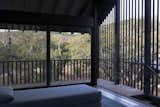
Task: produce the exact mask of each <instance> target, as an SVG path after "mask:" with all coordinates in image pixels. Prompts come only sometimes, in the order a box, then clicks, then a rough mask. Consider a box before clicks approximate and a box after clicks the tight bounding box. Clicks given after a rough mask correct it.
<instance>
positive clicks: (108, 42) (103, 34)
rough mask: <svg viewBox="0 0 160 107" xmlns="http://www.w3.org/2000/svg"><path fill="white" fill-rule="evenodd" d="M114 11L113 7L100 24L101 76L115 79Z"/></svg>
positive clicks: (101, 77)
mask: <svg viewBox="0 0 160 107" xmlns="http://www.w3.org/2000/svg"><path fill="white" fill-rule="evenodd" d="M114 12H115V8H113V9H112V10H111V11H110V13H109V14H108V16H107V17H106V19H105V20H104V22H103V23H102V25H101V26H100V58H99V59H100V64H99V66H100V67H99V78H100V79H107V80H110V81H113V78H114V77H113V58H114V56H113V55H114V54H113V52H114V48H113V47H114V33H115V32H114V24H115V23H114V22H115V21H114V16H115V15H114Z"/></svg>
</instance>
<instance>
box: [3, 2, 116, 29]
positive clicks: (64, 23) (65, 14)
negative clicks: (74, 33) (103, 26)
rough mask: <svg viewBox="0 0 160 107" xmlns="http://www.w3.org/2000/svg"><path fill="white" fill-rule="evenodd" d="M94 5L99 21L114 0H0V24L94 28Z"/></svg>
mask: <svg viewBox="0 0 160 107" xmlns="http://www.w3.org/2000/svg"><path fill="white" fill-rule="evenodd" d="M95 5H96V7H97V10H98V23H99V24H100V23H101V22H102V21H103V20H104V18H105V17H106V15H107V14H108V12H109V11H110V10H111V8H112V7H113V6H114V0H0V14H1V15H0V23H2V25H4V24H18V25H38V26H61V27H63V30H64V28H66V29H67V30H69V28H70V30H73V28H76V29H78V28H81V29H84V28H86V29H88V28H90V27H93V20H94V9H95V8H94V7H95ZM2 25H1V26H2ZM1 26H0V27H1ZM5 27H7V26H3V27H1V28H5ZM67 27H68V28H67ZM53 28H54V29H55V27H53ZM54 29H53V30H54ZM58 29H59V28H58Z"/></svg>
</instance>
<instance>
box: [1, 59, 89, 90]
mask: <svg viewBox="0 0 160 107" xmlns="http://www.w3.org/2000/svg"><path fill="white" fill-rule="evenodd" d="M51 65H52V67H51V68H52V69H51V74H52V82H57V81H70V82H71V81H81V80H85V81H90V79H91V77H90V75H91V60H90V59H66V60H51ZM45 83H46V60H17V61H0V86H9V85H10V86H15V87H16V88H17V87H18V88H19V87H20V88H24V87H25V86H30V85H31V86H34V85H42V84H44V85H45Z"/></svg>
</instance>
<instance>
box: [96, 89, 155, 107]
mask: <svg viewBox="0 0 160 107" xmlns="http://www.w3.org/2000/svg"><path fill="white" fill-rule="evenodd" d="M98 90H99V91H101V92H102V107H154V106H152V105H149V104H144V103H142V102H139V101H137V100H135V99H133V98H129V97H125V96H122V95H119V94H117V93H114V92H112V91H109V90H106V89H102V88H98Z"/></svg>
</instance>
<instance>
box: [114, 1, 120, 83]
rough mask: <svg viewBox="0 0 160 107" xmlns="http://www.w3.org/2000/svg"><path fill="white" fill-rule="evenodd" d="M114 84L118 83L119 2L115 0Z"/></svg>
mask: <svg viewBox="0 0 160 107" xmlns="http://www.w3.org/2000/svg"><path fill="white" fill-rule="evenodd" d="M114 56H115V57H114V82H115V84H119V82H120V0H115V51H114Z"/></svg>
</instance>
